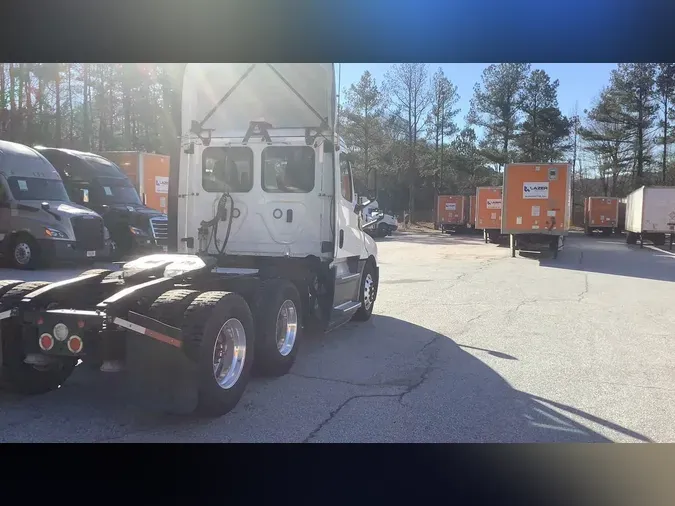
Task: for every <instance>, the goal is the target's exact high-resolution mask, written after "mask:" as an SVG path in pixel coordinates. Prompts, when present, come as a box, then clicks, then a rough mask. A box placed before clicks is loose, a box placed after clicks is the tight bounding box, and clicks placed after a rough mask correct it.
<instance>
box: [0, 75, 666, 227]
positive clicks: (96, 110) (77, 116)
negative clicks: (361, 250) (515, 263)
mask: <svg viewBox="0 0 675 506" xmlns="http://www.w3.org/2000/svg"><path fill="white" fill-rule="evenodd" d="M177 68H179V67H178V66H177V65H174V64H137V63H88V64H82V63H61V64H54V63H4V64H2V63H0V138H2V139H8V140H13V141H16V142H22V143H25V144H29V145H36V144H42V145H51V146H57V147H69V148H73V149H81V150H85V151H104V150H141V151H148V152H157V153H164V154H169V153H170V146H171V142H172V140H173V139H175V136H176V133H175V131H174V128H173V123H172V115H173V112H174V111H172V110H171V109H172V107H175V105H174V104H176V97H175V94H176V90H177V89H178V86H176V83H177V82H180V76H179V75H177V73H176V72H177V70H176V69H177ZM558 87H559V81H558V80H553V79H551V77H550V76H549V75H548V74H547V73H546V72H545V71H544V70H541V69H532V67H531V65H530V64H526V63H502V64H494V65H490V66H488V67H486V68H485V69H484V71H483V73H482V76H481V78H480V81H479V82H478V83H476V84H475V86H474V89H473V94H472V97H471V100H470V107H469V110H468V111H461V110H460V109H459V108H458V106H457V105H458V103H459V99H460V97H459V93H458V90H457V86H456V85H454V84H453V82H452V76H447V75H445V73H444V72H443V70H442V69H441V68H439V69H437V70H434V69H431V68H430V66H429V65H427V64H423V63H400V64H395V65H392V66H391V67H390V69H389V71H388V72H387V73H386V74H385V76H384V79H383V80H382V82H377V81H376V80H375V79H374V78H373V76H372V75H371V74H370V72H368V71H366V72H364V73H363V75H362V76H361V78H360V80H359V81H358V82H356V83H355V84H353V85H351V86H349V87H348V88H347V89H345V90H342V91H341V97H340V114H339V118H340V124H339V133H340V134H341V135H342V136H343V137H344V138H345V140H346V142H347V143H348V145H350V146H351V147H352V148H353V153H352V156H353V162H354V169H355V179H356V181H357V189H358V190H360V191H364V189H365V182H366V179H367V173H368V172H369V171H371V170H373V171H375V173H376V174H377V178H378V188H379V201H380V204H381V206H382V207H384V208H386V209H388V210H390V211H393V212H396V213H401V212H404V211H405V212H409V213H411V214H412V216H413V217H415V216H417V215H419V216H420V217H424V216H425V215H429V212H430V211H431V209H432V208H433V201H434V195H435V194H437V193H441V194H443V193H452V194H454V193H463V194H469V193H473V192H474V191H475V188H476V187H477V186H483V185H494V184H501V178H502V171H503V167H504V165H505V164H507V163H510V162H544V163H546V162H567V161H569V162H570V163H572V165H573V167H574V172H575V199H576V201H577V203H580V202H581V198H582V197H583V196H586V195H607V196H624V195H626V194H627V193H629V192H630V191H631V190H632V189H634V188H636V187H639V186H641V185H642V184H675V159H673V157H672V156H671V153H670V147H671V145H672V144H673V143H674V142H675V133H674V128H675V121H674V120H673V118H675V116H674V114H673V112H674V107H673V105H674V103H675V64H672V63H665V64H653V63H626V64H619V65H617V67H616V69H615V70H613V72H612V73H611V76H610V80H609V82H608V84H607V85H606V86H605V87H604V88H603V89H602V90H598V98H597V99H596V100H595V101H594V103H593V104H592V106H591V108H590V109H589V110H586V111H577V110H574V111H569V112H567V113H563V112H562V111H561V110H560V107H559V104H558V97H557V94H558ZM463 112H464V114H465V116H464V118H463V119H464V121H463V122H461V123H462V127H461V128H460V126H459V123H460V121H459V120H460V114H461V113H463ZM415 211H418V212H417V213H416V212H415Z"/></svg>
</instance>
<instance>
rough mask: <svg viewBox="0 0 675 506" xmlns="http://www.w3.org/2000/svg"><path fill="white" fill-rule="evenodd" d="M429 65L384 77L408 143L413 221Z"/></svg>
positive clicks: (408, 66)
mask: <svg viewBox="0 0 675 506" xmlns="http://www.w3.org/2000/svg"><path fill="white" fill-rule="evenodd" d="M428 75H429V71H428V66H427V65H426V64H424V63H399V64H397V65H394V66H393V67H392V68H391V69H390V70H389V71H388V72H387V74H386V75H385V83H386V85H385V89H386V90H387V92H388V95H389V98H390V100H391V102H390V107H391V112H392V114H393V115H394V116H395V117H396V118H398V119H399V120H400V121H399V122H398V123H399V124H400V125H401V127H402V128H404V129H405V137H406V141H407V144H408V170H407V174H406V175H407V178H406V180H407V181H406V182H407V184H408V212H409V213H410V219H411V221H413V220H414V219H415V218H414V216H415V188H416V186H417V183H418V179H419V170H420V168H419V166H418V163H417V161H418V160H417V159H418V157H417V151H418V140H419V139H420V138H421V134H422V131H423V129H424V126H425V119H426V114H427V111H428V109H429V106H430V105H431V102H432V96H431V93H429V80H428Z"/></svg>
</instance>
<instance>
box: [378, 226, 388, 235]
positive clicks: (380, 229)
mask: <svg viewBox="0 0 675 506" xmlns="http://www.w3.org/2000/svg"><path fill="white" fill-rule="evenodd" d="M387 228H388V227H387V225H386V224H385V223H379V224H378V225H377V236H378V237H387V235H389V231H388V230H387Z"/></svg>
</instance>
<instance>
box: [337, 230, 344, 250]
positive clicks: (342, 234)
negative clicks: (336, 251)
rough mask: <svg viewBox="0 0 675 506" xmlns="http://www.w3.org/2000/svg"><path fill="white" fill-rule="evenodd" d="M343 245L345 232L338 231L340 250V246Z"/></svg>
mask: <svg viewBox="0 0 675 506" xmlns="http://www.w3.org/2000/svg"><path fill="white" fill-rule="evenodd" d="M344 243H345V231H344V230H342V229H340V242H339V243H338V244H339V246H340V248H342V245H343V244H344Z"/></svg>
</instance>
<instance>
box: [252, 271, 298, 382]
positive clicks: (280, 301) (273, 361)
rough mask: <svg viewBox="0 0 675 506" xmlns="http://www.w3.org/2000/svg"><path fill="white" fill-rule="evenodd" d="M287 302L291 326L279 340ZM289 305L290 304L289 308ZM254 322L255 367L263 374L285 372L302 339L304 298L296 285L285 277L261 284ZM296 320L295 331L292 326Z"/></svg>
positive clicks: (293, 361) (289, 366)
mask: <svg viewBox="0 0 675 506" xmlns="http://www.w3.org/2000/svg"><path fill="white" fill-rule="evenodd" d="M284 304H286V306H287V307H286V308H285V309H286V311H285V313H286V317H287V318H288V319H289V320H290V321H289V322H288V323H290V327H291V328H289V327H287V328H286V337H285V338H284V341H283V342H282V343H279V342H278V341H277V339H278V332H279V329H278V327H277V325H278V323H279V319H280V318H281V317H282V314H281V312H282V306H283V305H284ZM288 306H290V307H288ZM253 314H254V321H255V363H254V364H253V370H254V372H255V373H257V374H260V375H263V376H282V375H284V374H286V373H287V372H288V371H289V370H290V369H291V367H292V366H293V364H294V363H295V358H296V356H297V354H298V349H299V344H300V343H301V342H302V334H303V329H302V323H301V315H302V314H303V313H302V300H301V298H300V293H299V292H298V289H297V288H296V286H295V285H294V284H293V283H291V282H290V281H287V280H285V279H272V280H269V281H265V282H263V283H262V285H261V286H260V290H259V292H258V298H257V300H256V304H255V308H254V311H253ZM293 320H295V332H293V329H292V325H293Z"/></svg>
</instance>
